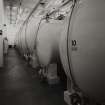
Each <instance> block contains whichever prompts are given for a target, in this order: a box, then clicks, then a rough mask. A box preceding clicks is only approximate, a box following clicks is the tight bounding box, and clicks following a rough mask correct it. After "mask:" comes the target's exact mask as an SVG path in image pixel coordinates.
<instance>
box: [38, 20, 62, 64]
mask: <svg viewBox="0 0 105 105" xmlns="http://www.w3.org/2000/svg"><path fill="white" fill-rule="evenodd" d="M63 23H64V20H54V19H49V20H48V21H46V20H43V21H42V23H41V24H40V29H39V31H38V35H37V56H38V60H39V61H40V64H42V65H48V64H50V63H52V62H55V61H57V59H58V57H59V41H60V40H59V39H60V36H61V31H62V29H63Z"/></svg>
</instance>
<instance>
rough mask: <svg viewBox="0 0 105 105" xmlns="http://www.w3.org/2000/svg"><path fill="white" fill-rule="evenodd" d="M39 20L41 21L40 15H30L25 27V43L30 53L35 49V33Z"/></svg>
mask: <svg viewBox="0 0 105 105" xmlns="http://www.w3.org/2000/svg"><path fill="white" fill-rule="evenodd" d="M40 21H41V18H40V17H30V18H29V20H28V23H27V27H26V28H27V29H26V36H25V39H26V44H27V47H28V50H29V52H30V54H32V55H33V52H34V50H35V44H36V35H37V31H38V28H39V24H40Z"/></svg>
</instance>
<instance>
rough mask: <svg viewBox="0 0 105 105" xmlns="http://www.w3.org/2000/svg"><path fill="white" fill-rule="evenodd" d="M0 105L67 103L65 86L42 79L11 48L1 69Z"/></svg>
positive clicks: (62, 104)
mask: <svg viewBox="0 0 105 105" xmlns="http://www.w3.org/2000/svg"><path fill="white" fill-rule="evenodd" d="M0 105H66V104H65V102H64V101H63V88H62V87H61V86H58V85H57V86H49V85H48V84H47V83H43V82H41V81H40V79H39V77H38V75H37V72H36V71H35V70H34V73H33V69H32V68H31V67H29V66H28V65H27V63H26V62H25V61H24V60H23V59H22V58H21V57H20V56H19V55H18V54H17V52H16V51H15V50H14V49H10V50H9V53H8V56H7V57H5V67H4V68H3V69H0Z"/></svg>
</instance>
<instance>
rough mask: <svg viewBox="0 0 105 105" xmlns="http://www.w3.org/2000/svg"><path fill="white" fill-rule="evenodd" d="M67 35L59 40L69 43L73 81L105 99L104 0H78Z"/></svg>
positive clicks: (89, 94) (96, 99)
mask: <svg viewBox="0 0 105 105" xmlns="http://www.w3.org/2000/svg"><path fill="white" fill-rule="evenodd" d="M66 35H67V34H66ZM68 35H69V36H68V43H67V40H66V39H62V41H66V42H62V43H64V44H65V43H67V44H68V54H69V61H70V62H69V64H70V66H71V72H72V74H73V77H74V79H75V82H76V84H77V85H78V87H79V88H80V89H81V90H82V91H83V92H84V93H85V94H86V95H88V96H89V97H90V99H92V100H95V101H96V102H103V101H104V102H105V0H78V2H77V4H76V6H75V8H74V11H73V14H72V18H71V21H70V27H69V34H68ZM66 37H67V36H66ZM64 38H65V37H64ZM61 47H67V46H65V45H61ZM62 49H63V48H61V51H62ZM65 50H66V48H65ZM63 51H64V50H63ZM63 54H67V53H63ZM65 56H66V55H65ZM61 57H63V56H61ZM63 58H64V57H63ZM62 62H63V63H64V64H65V62H67V61H65V60H62ZM64 68H65V71H66V70H67V69H68V68H67V67H66V65H65V66H64Z"/></svg>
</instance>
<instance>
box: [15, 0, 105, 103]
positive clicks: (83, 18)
mask: <svg viewBox="0 0 105 105" xmlns="http://www.w3.org/2000/svg"><path fill="white" fill-rule="evenodd" d="M104 7H105V1H104V0H77V1H76V3H75V4H74V5H73V6H72V10H71V13H69V15H68V16H66V18H65V19H64V20H63V19H61V20H54V19H48V20H46V19H42V18H37V17H36V18H35V17H34V18H33V17H31V18H30V19H29V20H28V21H27V22H26V23H25V24H24V25H23V26H22V27H21V28H20V31H19V33H18V35H17V41H16V44H17V45H18V47H19V49H20V50H21V53H22V54H24V55H25V56H26V55H28V56H30V57H36V59H37V62H38V63H39V64H40V65H41V66H47V65H49V64H50V63H52V62H57V61H58V62H59V60H60V59H61V62H62V65H63V67H64V70H65V73H66V75H67V77H68V78H69V79H70V80H71V82H73V84H72V85H73V87H74V86H76V87H78V89H79V91H81V92H82V93H84V94H85V95H86V96H88V97H89V98H90V99H91V100H94V101H95V102H98V103H101V102H104V101H105V29H104V28H105V11H104ZM71 82H70V84H71ZM73 87H72V86H71V88H73ZM73 89H74V88H73ZM74 90H75V89H74Z"/></svg>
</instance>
